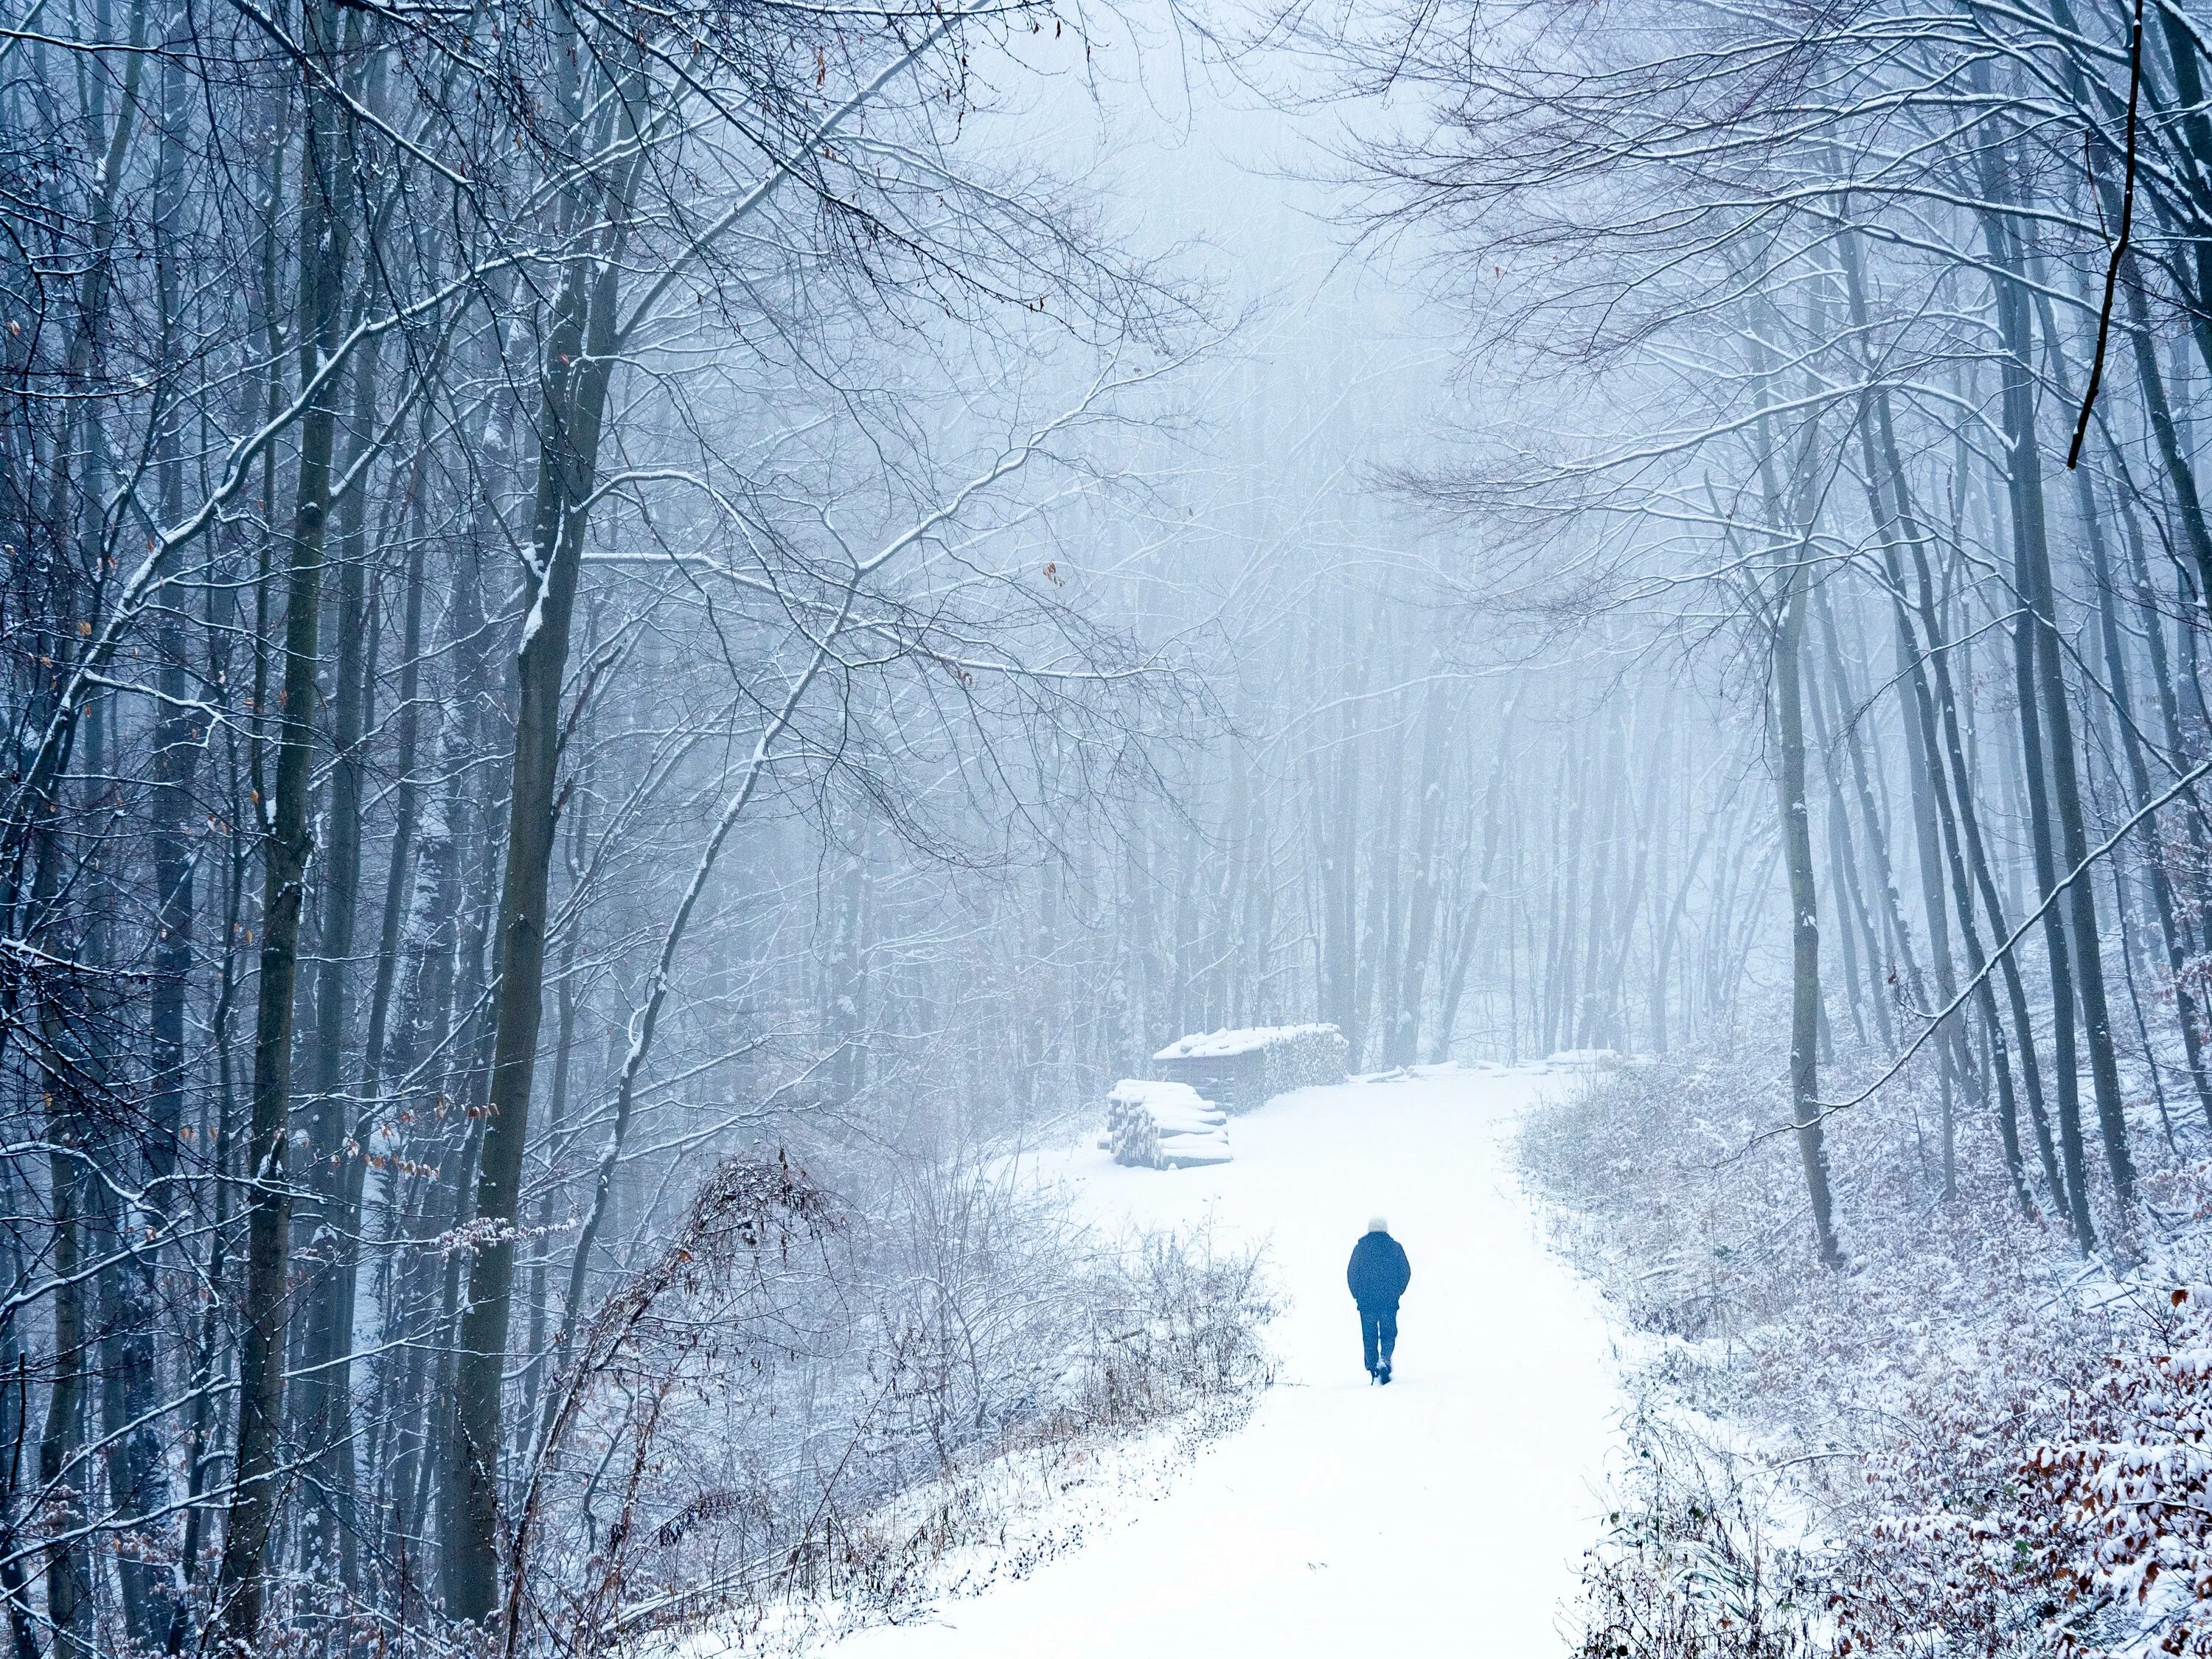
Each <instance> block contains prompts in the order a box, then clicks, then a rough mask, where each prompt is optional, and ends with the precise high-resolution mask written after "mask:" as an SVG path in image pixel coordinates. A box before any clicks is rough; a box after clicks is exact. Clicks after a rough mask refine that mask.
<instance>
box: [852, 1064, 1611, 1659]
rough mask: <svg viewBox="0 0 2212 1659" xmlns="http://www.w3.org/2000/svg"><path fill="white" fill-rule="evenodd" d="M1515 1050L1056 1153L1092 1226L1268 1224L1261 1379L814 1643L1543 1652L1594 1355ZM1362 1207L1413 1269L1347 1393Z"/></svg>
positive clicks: (1161, 1653) (1582, 1474)
mask: <svg viewBox="0 0 2212 1659" xmlns="http://www.w3.org/2000/svg"><path fill="white" fill-rule="evenodd" d="M1545 1080H1546V1079H1545V1078H1544V1075H1543V1074H1542V1073H1540V1072H1499V1071H1477V1070H1453V1069H1439V1070H1436V1071H1432V1072H1429V1073H1425V1074H1423V1075H1418V1076H1413V1077H1406V1078H1398V1079H1390V1080H1389V1081H1383V1082H1374V1083H1364V1084H1362V1083H1355V1084H1351V1085H1346V1086H1344V1087H1340V1088H1333V1089H1308V1090H1304V1091H1300V1092H1298V1093H1297V1094H1295V1095H1289V1096H1285V1097H1282V1098H1281V1099H1279V1100H1277V1101H1275V1102H1273V1103H1271V1104H1269V1105H1268V1106H1267V1107H1266V1108H1265V1109H1262V1110H1261V1111H1258V1112H1255V1113H1253V1114H1252V1115H1249V1116H1247V1117H1243V1118H1240V1119H1239V1120H1238V1121H1237V1161H1236V1162H1235V1163H1234V1164H1225V1165H1222V1166H1219V1167H1218V1168H1213V1169H1202V1170H1177V1171H1172V1172H1161V1171H1157V1170H1135V1169H1127V1168H1122V1167H1120V1166H1118V1165H1116V1164H1114V1163H1113V1161H1112V1160H1111V1158H1110V1157H1109V1155H1108V1154H1107V1153H1105V1152H1100V1151H1097V1150H1095V1149H1093V1148H1090V1147H1085V1148H1084V1149H1083V1150H1081V1151H1079V1152H1071V1153H1068V1154H1065V1155H1064V1158H1065V1167H1064V1170H1063V1169H1062V1168H1061V1167H1060V1161H1059V1160H1060V1158H1061V1157H1062V1156H1063V1155H1055V1160H1054V1164H1052V1165H1050V1166H1048V1169H1047V1170H1046V1171H1045V1174H1046V1175H1047V1176H1048V1178H1052V1177H1055V1176H1063V1175H1064V1176H1065V1178H1066V1179H1068V1180H1070V1181H1072V1182H1074V1183H1075V1184H1076V1186H1077V1188H1078V1191H1077V1201H1078V1202H1079V1204H1080V1205H1081V1206H1083V1207H1084V1208H1085V1210H1086V1211H1087V1212H1089V1213H1091V1215H1092V1216H1094V1217H1095V1218H1097V1219H1100V1220H1102V1221H1108V1222H1111V1221H1113V1220H1115V1219H1116V1218H1122V1217H1127V1218H1130V1219H1133V1220H1135V1221H1138V1222H1142V1223H1153V1222H1175V1221H1190V1220H1194V1219H1197V1218H1200V1217H1201V1216H1202V1215H1204V1214H1205V1213H1206V1212H1208V1211H1209V1210H1210V1211H1211V1212H1212V1215H1213V1217H1214V1218H1215V1221H1216V1224H1217V1225H1218V1227H1219V1228H1220V1229H1221V1230H1222V1231H1224V1232H1225V1233H1227V1234H1230V1235H1231V1236H1236V1237H1245V1238H1261V1237H1264V1238H1266V1239H1267V1241H1268V1249H1269V1255H1270V1260H1271V1266H1272V1268H1273V1274H1274V1277H1275V1279H1276V1282H1277V1283H1278V1284H1279V1286H1280V1287H1281V1288H1282V1290H1283V1291H1285V1293H1286V1294H1287V1295H1288V1296H1289V1297H1291V1305H1290V1306H1289V1308H1288V1309H1287V1310H1286V1312H1285V1315H1284V1316H1283V1317H1282V1318H1281V1319H1280V1320H1279V1322H1277V1323H1276V1325H1275V1326H1274V1328H1273V1332H1272V1336H1273V1343H1274V1346H1275V1347H1276V1349H1277V1351H1278V1352H1279V1354H1280V1356H1281V1359H1282V1370H1281V1376H1280V1380H1279V1382H1278V1383H1277V1384H1276V1386H1275V1387H1274V1388H1273V1389H1272V1390H1270V1391H1269V1393H1268V1394H1267V1396H1266V1397H1265V1398H1264V1399H1263V1400H1262V1401H1261V1404H1260V1406H1259V1408H1258V1410H1257V1411H1256V1413H1255V1414H1254V1416H1253V1418H1252V1419H1251V1420H1250V1422H1249V1423H1248V1424H1247V1425H1245V1426H1244V1427H1243V1428H1242V1429H1241V1430H1239V1431H1237V1432H1236V1433H1234V1434H1232V1435H1231V1436H1229V1437H1226V1438H1225V1439H1224V1440H1221V1441H1219V1442H1218V1443H1215V1444H1214V1445H1212V1447H1211V1448H1210V1449H1208V1450H1206V1452H1205V1453H1204V1454H1203V1455H1201V1456H1200V1459H1199V1461H1198V1462H1197V1464H1196V1466H1195V1467H1194V1468H1191V1469H1190V1470H1188V1472H1187V1473H1186V1474H1184V1475H1183V1476H1182V1479H1181V1480H1178V1481H1176V1482H1175V1483H1173V1484H1172V1485H1170V1486H1168V1487H1167V1489H1166V1490H1165V1492H1164V1495H1158V1494H1154V1495H1148V1496H1146V1497H1143V1498H1140V1499H1139V1500H1137V1501H1138V1502H1139V1505H1140V1507H1139V1508H1138V1510H1137V1511H1136V1512H1135V1513H1133V1514H1132V1515H1130V1516H1127V1518H1126V1523H1125V1524H1121V1525H1109V1526H1107V1527H1104V1528H1100V1529H1098V1530H1097V1531H1095V1532H1091V1531H1088V1530H1087V1533H1086V1535H1087V1536H1088V1537H1089V1540H1090V1541H1088V1542H1086V1543H1085V1545H1084V1546H1083V1547H1080V1548H1078V1549H1074V1550H1072V1551H1069V1552H1067V1553H1062V1554H1060V1555H1057V1556H1055V1557H1054V1559H1049V1560H1047V1561H1045V1562H1043V1563H1042V1565H1039V1566H1038V1567H1037V1568H1036V1571H1034V1572H1032V1573H1031V1574H1030V1575H1029V1576H1028V1577H1024V1578H1018V1579H1012V1580H1000V1582H997V1583H994V1584H993V1585H992V1587H991V1588H990V1589H987V1590H986V1591H985V1592H984V1593H983V1594H981V1595H977V1596H975V1597H973V1598H971V1599H953V1600H950V1601H944V1602H941V1603H939V1605H938V1606H937V1607H935V1608H934V1609H933V1611H932V1613H930V1615H929V1616H928V1618H927V1620H925V1621H923V1622H919V1623H912V1624H905V1625H901V1626H886V1627H878V1628H876V1629H872V1630H866V1631H862V1632H858V1633H856V1634H854V1635H850V1636H848V1637H846V1638H844V1639H843V1640H842V1641H840V1642H838V1643H836V1644H835V1645H834V1646H833V1647H832V1648H830V1649H829V1650H827V1651H829V1653H832V1654H834V1655H835V1656H836V1659H953V1656H957V1659H1032V1656H1052V1659H1084V1656H1091V1655H1096V1656H1100V1659H1104V1656H1109V1655H1110V1656H1112V1659H1129V1656H1131V1655H1133V1654H1142V1655H1146V1656H1147V1659H1183V1656H1189V1659H1198V1656H1205V1659H1224V1656H1237V1655H1242V1654H1261V1653H1265V1654H1269V1655H1273V1656H1278V1659H1304V1656H1307V1655H1314V1656H1327V1659H1344V1656H1352V1655H1358V1656H1367V1655H1374V1656H1385V1659H1422V1656H1426V1655H1431V1654H1443V1653H1447V1652H1449V1653H1462V1652H1465V1653H1480V1654H1495V1655H1498V1656H1500V1659H1541V1656H1545V1655H1550V1654H1560V1653H1565V1651H1567V1650H1568V1644H1567V1642H1566V1641H1565V1638H1564V1637H1563V1635H1562V1634H1561V1626H1560V1613H1561V1610H1562V1606H1563V1604H1564V1603H1565V1601H1566V1599H1567V1598H1568V1596H1569V1595H1571V1592H1572V1590H1573V1588H1574V1584H1575V1573H1576V1567H1577V1561H1578V1560H1579V1558H1580V1557H1581V1554H1582V1552H1583V1549H1584V1548H1586V1547H1588V1546H1589V1543H1590V1542H1591V1541H1593V1539H1594V1538H1595V1536H1596V1534H1597V1532H1598V1530H1599V1528H1600V1525H1601V1522H1602V1518H1603V1500H1602V1497H1601V1491H1602V1481H1603V1479H1604V1475H1605V1471H1606V1468H1607V1460H1608V1457H1609V1456H1610V1455H1611V1454H1612V1452H1613V1446H1614V1443H1615V1442H1614V1428H1615V1415H1616V1413H1617V1411H1618V1408H1619V1406H1620V1397H1619V1395H1618V1394H1617V1392H1616V1389H1615V1383H1614V1377H1615V1374H1616V1364H1615V1357H1614V1354H1613V1349H1612V1345H1611V1342H1610V1340H1609V1337H1608V1334H1607V1328H1606V1326H1605V1324H1604V1322H1603V1320H1602V1318H1601V1315H1600V1312H1599V1310H1598V1306H1597V1303H1596V1298H1595V1292H1594V1291H1592V1290H1591V1288H1590V1287H1589V1285H1587V1284H1586V1283H1585V1282H1583V1281H1582V1280H1580V1279H1577V1278H1576V1277H1575V1276H1574V1275H1573V1274H1572V1273H1571V1272H1569V1271H1568V1270H1567V1269H1566V1268H1565V1267H1564V1266H1563V1265H1561V1264H1560V1263H1559V1261H1557V1260H1556V1259H1554V1258H1553V1256H1551V1255H1549V1254H1547V1251H1546V1250H1545V1249H1544V1247H1543V1244H1542V1243H1541V1239H1540V1237H1539V1236H1538V1230H1537V1225H1536V1222H1535V1218H1534V1214H1533V1212H1532V1211H1531V1209H1530V1207H1529V1205H1528V1201H1527V1200H1525V1199H1524V1198H1523V1196H1522V1194H1521V1192H1520V1189H1519V1186H1518V1183H1517V1182H1516V1179H1515V1176H1514V1174H1513V1171H1512V1167H1511V1158H1510V1147H1509V1146H1508V1145H1507V1138H1508V1136H1509V1135H1510V1129H1511V1125H1512V1121H1513V1119H1514V1118H1515V1117H1516V1115H1517V1114H1518V1112H1519V1111H1520V1109H1522V1107H1523V1106H1525V1105H1526V1104H1527V1103H1528V1101H1529V1100H1530V1099H1531V1098H1532V1097H1534V1094H1535V1093H1536V1092H1537V1091H1539V1090H1541V1088H1542V1087H1543V1085H1544V1083H1545ZM1375 1212H1381V1213H1383V1215H1385V1216H1387V1217H1388V1218H1389V1222H1390V1225H1391V1230H1392V1231H1393V1232H1395V1234H1396V1236H1397V1237H1398V1238H1399V1239H1400V1241H1401V1243H1404V1245H1405V1246H1406V1249H1407V1254H1408V1255H1410V1256H1411V1257H1412V1260H1413V1287H1412V1289H1411V1290H1410V1291H1408V1292H1407V1297H1406V1301H1405V1305H1404V1309H1403V1312H1402V1317H1401V1335H1400V1338H1399V1346H1398V1370H1397V1381H1396V1382H1395V1383H1393V1384H1392V1385H1391V1386H1390V1387H1389V1388H1387V1389H1377V1388H1373V1387H1370V1385H1369V1383H1368V1381H1367V1378H1366V1376H1365V1374H1364V1372H1363V1371H1362V1370H1361V1369H1360V1362H1359V1328H1358V1319H1357V1317H1356V1316H1355V1315H1354V1313H1353V1310H1352V1302H1351V1299H1350V1297H1348V1296H1347V1295H1346V1291H1345V1287H1344V1264H1345V1258H1346V1255H1349V1254H1350V1252H1351V1249H1352V1242H1353V1240H1354V1239H1355V1238H1357V1237H1358V1234H1359V1232H1360V1231H1361V1229H1362V1228H1363V1227H1364V1226H1365V1225H1366V1221H1367V1218H1368V1217H1369V1216H1370V1214H1372V1213H1375Z"/></svg>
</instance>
